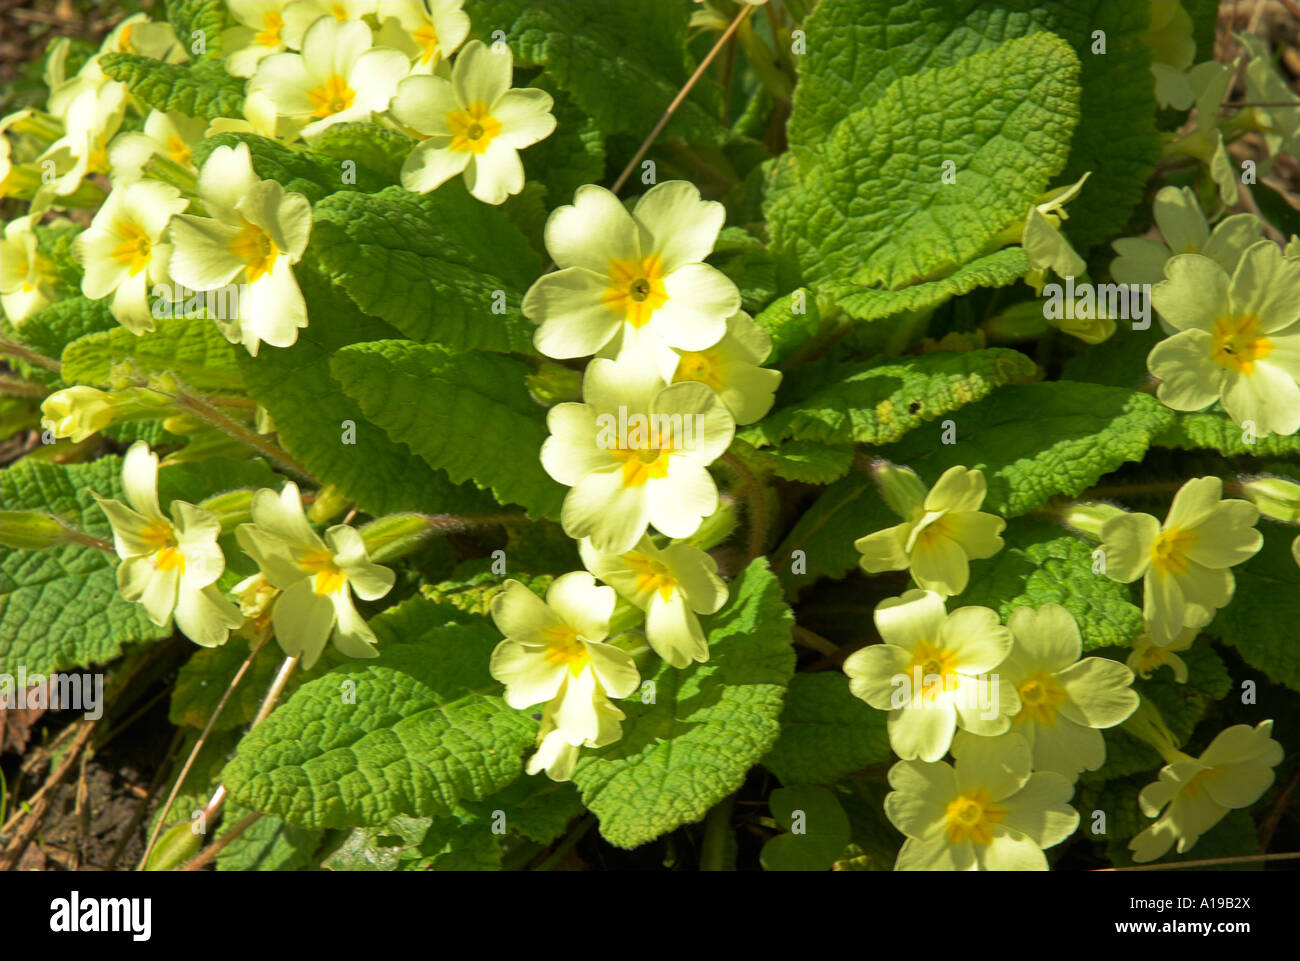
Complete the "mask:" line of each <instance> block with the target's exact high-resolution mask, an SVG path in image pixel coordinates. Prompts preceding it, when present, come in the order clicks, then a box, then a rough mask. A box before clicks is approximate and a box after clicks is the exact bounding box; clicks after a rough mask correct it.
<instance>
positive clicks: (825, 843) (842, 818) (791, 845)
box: [759, 785, 852, 871]
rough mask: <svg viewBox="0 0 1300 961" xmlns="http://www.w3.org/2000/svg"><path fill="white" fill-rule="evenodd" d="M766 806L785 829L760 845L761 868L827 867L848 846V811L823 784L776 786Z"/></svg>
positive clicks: (812, 868)
mask: <svg viewBox="0 0 1300 961" xmlns="http://www.w3.org/2000/svg"><path fill="white" fill-rule="evenodd" d="M768 806H769V807H770V808H771V809H772V816H773V817H775V818H776V820H777V823H778V824H780V825H781V826H782V827H783V828H785V829H786V831H787V833H785V834H778V835H777V836H776V837H774V838H772V839H770V840H769V841H768V842H767V843H766V844H765V845H763V852H762V854H761V855H760V856H759V857H760V860H761V862H762V864H763V870H764V871H826V870H829V869H830V867H831V865H832V864H834V863H835V859H836V858H838V857H839V856H840V855H841V854H842V853H843V852H844V848H845V847H847V846H848V843H849V839H850V837H851V836H852V832H851V831H850V828H849V818H848V815H847V814H845V813H844V808H842V807H840V802H839V801H838V800H837V799H836V797H835V794H834V793H833V792H831V791H829V790H827V789H826V788H824V787H815V786H802V785H801V786H799V787H782V788H777V789H776V790H775V791H773V792H772V795H771V797H769V798H768Z"/></svg>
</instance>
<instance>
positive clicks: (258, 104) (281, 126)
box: [203, 91, 303, 141]
mask: <svg viewBox="0 0 1300 961" xmlns="http://www.w3.org/2000/svg"><path fill="white" fill-rule="evenodd" d="M243 114H244V116H243V118H242V119H240V118H238V117H217V118H215V119H214V120H213V121H212V122H211V123H210V124H209V125H208V129H207V130H206V131H205V132H204V134H203V136H205V137H214V136H216V135H217V134H219V133H255V134H257V135H258V136H259V137H265V138H266V139H268V140H286V141H289V140H296V139H297V138H298V131H299V129H300V128H301V127H302V126H303V125H302V123H301V122H299V121H294V120H290V119H289V118H288V117H276V115H275V104H273V103H272V102H271V98H270V97H268V96H267V95H266V94H264V93H261V92H260V91H255V92H253V93H250V94H248V95H247V96H246V97H244V106H243Z"/></svg>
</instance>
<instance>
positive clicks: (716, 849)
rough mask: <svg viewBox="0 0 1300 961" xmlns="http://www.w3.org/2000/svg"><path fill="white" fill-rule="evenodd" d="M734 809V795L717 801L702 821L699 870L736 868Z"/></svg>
mask: <svg viewBox="0 0 1300 961" xmlns="http://www.w3.org/2000/svg"><path fill="white" fill-rule="evenodd" d="M735 809H736V795H734V794H729V795H727V797H725V798H723V799H722V800H721V801H719V802H718V803H717V804H716V805H715V806H714V807H713V809H712V810H711V811H709V814H708V817H707V818H705V821H704V844H703V846H702V847H701V850H700V870H701V871H734V870H736V833H735V831H733V830H732V828H731V815H732V812H734V811H735Z"/></svg>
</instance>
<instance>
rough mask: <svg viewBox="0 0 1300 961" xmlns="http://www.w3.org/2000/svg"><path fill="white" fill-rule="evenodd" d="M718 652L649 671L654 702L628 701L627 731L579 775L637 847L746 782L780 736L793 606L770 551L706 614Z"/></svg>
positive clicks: (618, 836) (603, 817) (613, 831)
mask: <svg viewBox="0 0 1300 961" xmlns="http://www.w3.org/2000/svg"><path fill="white" fill-rule="evenodd" d="M706 620H707V623H706V630H707V636H708V639H709V660H708V661H706V662H705V663H703V664H692V665H691V666H690V667H689V668H687V669H686V670H681V671H679V670H677V669H676V668H674V667H671V666H669V665H667V664H661V665H660V667H659V669H658V670H657V671H656V672H655V673H654V674H653V675H652V676H651V677H650V678H647V680H652V681H653V682H654V698H655V700H654V703H652V704H643V703H641V701H640V699H639V698H638V696H637V694H635V693H634V694H633V695H632V696H631V697H629V698H626V699H625V700H623V701H620V702H619V707H620V708H621V709H622V710H623V711H624V712H625V713H626V714H627V720H626V721H624V722H623V737H622V738H621V739H620V740H618V741H616V742H615V743H613V744H611V745H609V746H608V747H605V748H601V749H600V750H597V751H591V752H584V757H583V759H582V760H580V761H579V762H578V768H577V770H576V771H575V772H574V776H573V780H574V783H575V784H577V785H578V789H579V790H580V791H582V799H583V801H584V802H585V803H586V805H587V807H588V808H590V809H591V811H593V812H594V813H595V814H596V816H597V817H598V818H600V833H601V834H602V835H603V836H604V837H605V839H606V840H607V841H609V842H610V843H612V844H615V845H617V846H618V847H622V848H634V847H637V846H638V845H641V844H645V843H646V842H647V841H652V840H654V839H655V838H657V837H659V836H660V835H662V834H666V833H667V832H669V831H671V830H673V829H674V828H677V827H680V826H681V825H683V824H689V823H691V822H694V821H698V820H700V819H701V818H703V817H704V815H705V814H706V813H707V812H708V810H709V809H710V808H711V807H713V805H715V804H716V803H718V802H719V801H721V800H722V799H723V798H724V797H726V796H727V795H728V794H730V793H731V792H732V791H734V790H736V789H737V788H738V787H740V784H741V782H742V781H743V780H744V778H745V773H746V772H747V771H748V770H749V769H750V767H752V766H753V765H755V764H757V763H758V762H759V761H760V760H761V759H762V757H763V756H764V755H765V754H766V753H767V751H768V749H769V748H771V746H772V744H773V743H774V742H775V740H776V737H777V734H778V732H779V724H778V721H777V718H778V717H779V715H780V713H781V701H782V698H783V696H784V694H785V688H786V684H787V683H788V682H789V680H790V675H791V673H792V671H793V670H794V653H793V651H792V650H791V648H790V626H791V622H792V618H791V616H790V611H789V609H788V608H787V607H786V606H785V603H784V602H783V601H782V600H781V591H780V588H779V586H778V585H777V582H776V578H775V577H773V576H772V574H771V572H770V571H769V570H768V568H767V563H766V561H765V560H763V559H762V558H759V559H758V560H755V561H754V562H752V563H751V564H750V565H749V567H748V568H746V569H745V572H744V573H743V574H742V575H741V576H740V577H738V578H737V579H736V580H735V581H734V582H732V584H731V598H730V601H729V602H728V604H727V606H726V607H725V608H723V609H722V611H720V612H719V613H717V614H715V615H713V616H712V617H711V618H708V619H706Z"/></svg>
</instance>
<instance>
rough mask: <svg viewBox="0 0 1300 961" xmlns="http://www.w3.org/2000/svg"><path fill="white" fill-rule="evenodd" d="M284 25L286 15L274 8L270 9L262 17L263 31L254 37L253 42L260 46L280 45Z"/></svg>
mask: <svg viewBox="0 0 1300 961" xmlns="http://www.w3.org/2000/svg"><path fill="white" fill-rule="evenodd" d="M283 27H284V17H282V16H280V14H278V13H276V12H275V11H274V10H268V11H267V12H266V15H265V16H264V17H262V32H261V33H259V34H258V35H257V36H256V37H254V38H253V42H254V43H256V44H257V45H258V46H259V47H278V46H279V45H280V30H281V29H282V28H283Z"/></svg>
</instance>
